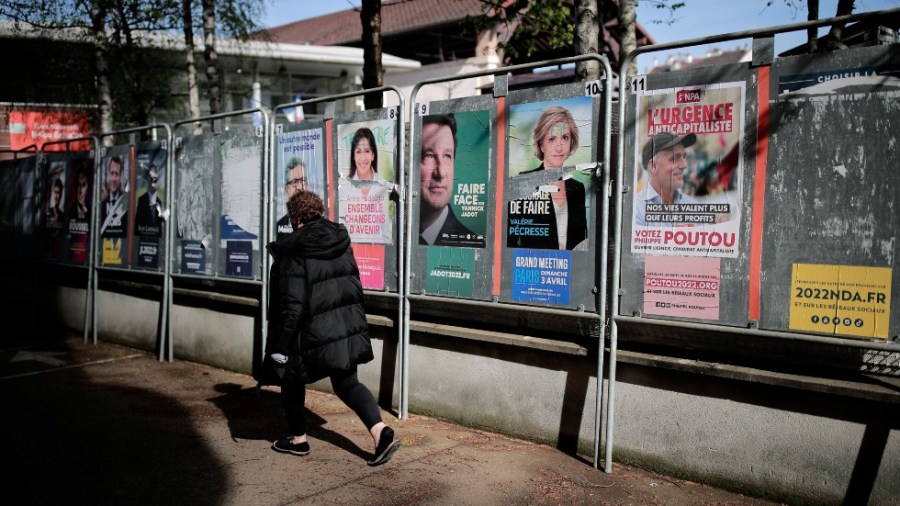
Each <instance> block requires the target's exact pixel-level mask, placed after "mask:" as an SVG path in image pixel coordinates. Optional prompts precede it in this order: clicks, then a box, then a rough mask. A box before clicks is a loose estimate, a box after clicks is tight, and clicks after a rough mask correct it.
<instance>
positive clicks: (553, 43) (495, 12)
mask: <svg viewBox="0 0 900 506" xmlns="http://www.w3.org/2000/svg"><path fill="white" fill-rule="evenodd" d="M577 1H579V0H515V1H512V2H510V1H508V0H507V1H504V0H481V3H482V4H483V5H484V9H483V10H482V14H481V15H480V16H474V17H473V16H468V17H466V18H465V19H464V20H463V24H464V26H467V27H469V28H471V29H473V31H475V32H480V31H482V30H485V29H489V28H491V27H493V26H494V25H495V24H496V23H505V24H506V27H507V28H508V29H509V31H510V33H511V35H510V36H509V37H508V38H507V39H506V40H504V41H500V43H499V44H498V49H502V50H503V51H504V52H505V53H506V55H507V56H508V57H509V58H511V59H513V60H516V59H523V58H524V59H529V58H531V57H532V56H534V55H535V54H536V53H539V52H554V51H558V50H565V49H569V48H571V47H572V46H573V44H574V42H575V29H576V27H575V25H576V22H575V21H576V20H575V4H576V2H577ZM596 2H597V6H598V12H600V17H601V18H602V19H603V21H604V22H607V21H610V20H612V19H615V18H616V17H617V16H618V2H613V1H612V0H596ZM640 2H645V3H649V4H652V5H653V6H654V7H655V8H657V9H660V10H661V11H663V12H664V13H665V14H666V15H667V16H668V18H667V19H664V20H650V22H651V23H653V22H658V23H672V22H674V21H675V17H674V13H675V12H676V11H677V10H678V9H680V8H682V7H684V5H685V2H676V1H672V0H640ZM636 3H639V2H636ZM642 22H643V21H642ZM601 36H602V35H601ZM601 47H602V44H601Z"/></svg>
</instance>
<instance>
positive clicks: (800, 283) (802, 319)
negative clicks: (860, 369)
mask: <svg viewBox="0 0 900 506" xmlns="http://www.w3.org/2000/svg"><path fill="white" fill-rule="evenodd" d="M892 275H893V269H891V268H890V267H864V266H857V265H820V264H799V263H798V264H794V265H793V266H792V271H791V293H790V305H791V307H790V321H789V327H790V328H791V329H794V330H805V331H811V332H819V333H824V334H834V335H847V336H856V337H865V338H869V339H887V338H888V337H889V336H888V331H889V329H890V321H891V286H892V281H891V277H892Z"/></svg>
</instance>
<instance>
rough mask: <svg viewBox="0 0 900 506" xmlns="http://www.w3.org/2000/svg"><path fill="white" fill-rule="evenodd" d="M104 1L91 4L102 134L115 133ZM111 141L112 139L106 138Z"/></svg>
mask: <svg viewBox="0 0 900 506" xmlns="http://www.w3.org/2000/svg"><path fill="white" fill-rule="evenodd" d="M102 3H103V2H102V0H93V2H92V3H91V29H92V30H93V32H94V65H95V67H96V69H95V70H96V72H97V103H98V104H99V106H100V133H104V134H105V133H109V132H112V131H113V121H112V116H113V110H112V96H111V95H110V92H109V62H108V61H107V56H106V21H105V20H106V8H105V6H103V5H102ZM106 139H107V140H111V139H112V138H111V137H106Z"/></svg>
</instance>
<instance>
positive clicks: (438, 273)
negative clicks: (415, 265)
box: [425, 247, 479, 298]
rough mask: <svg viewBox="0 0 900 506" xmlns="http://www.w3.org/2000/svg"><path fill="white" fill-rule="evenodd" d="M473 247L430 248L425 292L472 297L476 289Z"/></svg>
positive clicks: (426, 266) (426, 268)
mask: <svg viewBox="0 0 900 506" xmlns="http://www.w3.org/2000/svg"><path fill="white" fill-rule="evenodd" d="M476 251H479V250H476V249H473V248H444V247H435V248H428V253H427V257H426V259H425V292H427V293H429V294H432V295H446V296H450V297H463V298H471V297H472V294H473V293H474V291H475V255H476Z"/></svg>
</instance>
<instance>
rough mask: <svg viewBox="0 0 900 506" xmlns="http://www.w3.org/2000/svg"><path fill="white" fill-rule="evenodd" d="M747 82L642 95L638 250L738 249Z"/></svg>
mask: <svg viewBox="0 0 900 506" xmlns="http://www.w3.org/2000/svg"><path fill="white" fill-rule="evenodd" d="M744 93H745V83H743V82H735V83H718V84H716V85H710V86H690V87H682V88H668V89H660V90H652V91H646V92H642V93H639V94H638V96H637V100H636V101H635V107H636V108H637V121H635V129H636V130H635V132H634V134H635V135H634V138H635V140H636V142H635V143H634V144H635V145H634V160H635V167H634V179H633V186H632V188H633V203H634V206H633V220H632V240H631V251H632V253H645V254H652V255H677V256H714V257H731V258H734V257H736V256H737V255H738V248H739V242H740V241H739V239H740V237H739V233H740V223H741V195H742V189H741V179H742V177H743V171H742V155H741V153H742V152H741V139H742V138H743V133H744Z"/></svg>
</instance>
